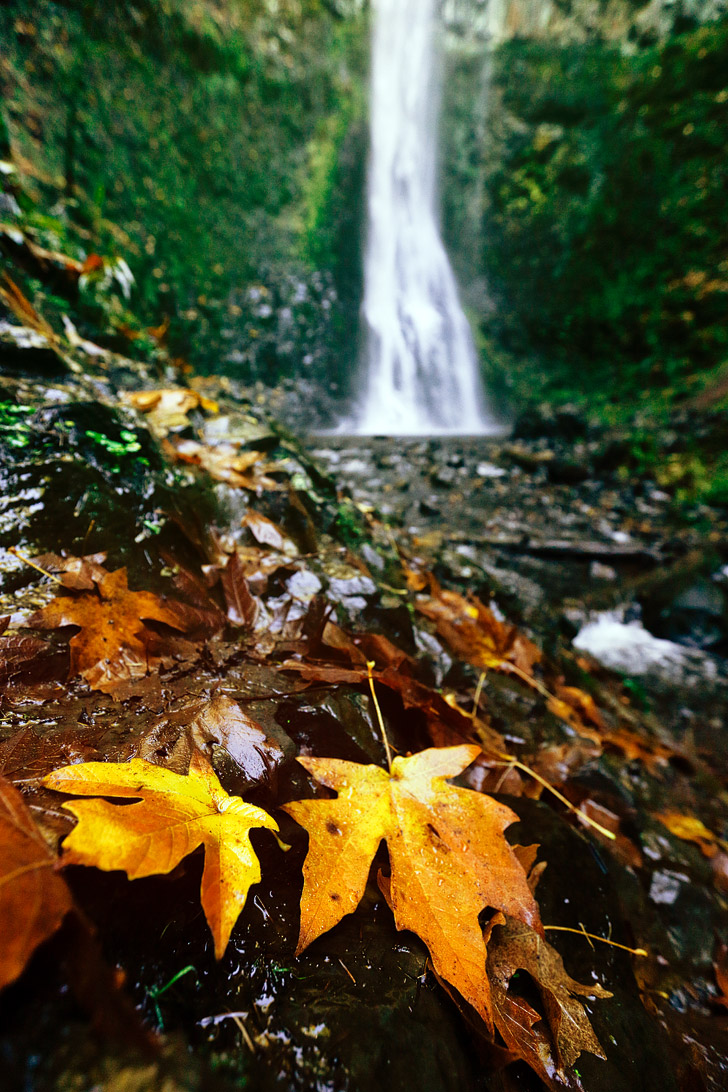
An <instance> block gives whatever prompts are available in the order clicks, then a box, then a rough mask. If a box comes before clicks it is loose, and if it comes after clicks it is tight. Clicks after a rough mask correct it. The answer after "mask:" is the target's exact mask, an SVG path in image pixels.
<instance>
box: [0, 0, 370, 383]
mask: <svg viewBox="0 0 728 1092" xmlns="http://www.w3.org/2000/svg"><path fill="white" fill-rule="evenodd" d="M0 44H1V45H2V48H1V49H0V54H1V55H2V60H0V79H1V80H2V106H3V109H4V113H5V118H6V121H7V129H8V132H9V138H10V142H11V145H12V151H13V155H14V161H15V164H16V166H17V167H18V169H19V171H20V175H21V179H22V181H23V183H24V188H25V190H26V191H28V188H29V187H30V193H31V194H35V196H36V199H37V205H38V207H39V208H46V207H47V206H48V204H49V203H51V201H52V203H53V204H54V216H55V217H56V219H57V221H58V223H57V224H50V225H46V226H49V227H50V228H51V229H53V230H55V231H56V232H58V231H61V232H63V231H66V230H68V232H69V233H70V234H71V235H74V234H75V236H76V238H77V239H78V240H79V241H80V243H81V244H82V243H83V240H84V237H85V238H86V239H88V238H89V234H88V233H89V232H91V233H92V234H93V237H94V239H95V240H97V241H98V240H101V242H102V243H103V245H104V246H105V249H106V251H107V252H110V253H114V252H117V253H119V254H120V255H122V256H123V257H124V258H125V259H126V261H127V262H128V263H129V265H130V266H131V268H132V270H133V273H134V276H135V279H136V286H135V289H134V303H135V307H136V308H137V310H138V311H140V312H141V313H142V314H143V315H144V316H146V318H147V319H148V321H149V323H150V325H154V326H157V325H159V324H160V323H161V322H162V321H163V320H164V318H165V316H166V317H168V318H169V319H170V320H171V323H172V324H171V329H170V338H171V339H172V342H173V345H174V347H175V348H176V350H177V351H178V352H179V353H182V354H184V355H187V356H189V357H190V358H191V359H192V361H193V363H194V364H195V365H196V366H197V367H198V368H203V369H205V368H206V369H210V370H215V371H218V372H219V371H225V370H229V371H235V372H236V373H238V374H242V375H244V377H245V378H247V379H255V378H261V379H263V380H264V381H266V382H269V381H270V382H273V381H275V380H276V379H278V378H279V377H280V376H281V375H285V374H288V375H290V374H293V373H294V372H295V373H298V374H300V373H301V372H302V371H303V372H304V373H306V371H307V370H308V372H309V373H311V374H312V375H313V376H314V377H317V378H323V379H326V380H329V381H330V380H336V378H337V375H336V370H337V368H340V369H342V368H344V367H345V365H346V361H345V360H343V358H342V359H341V360H338V359H337V356H336V353H333V352H332V346H340V345H348V344H351V343H352V341H353V338H352V336H351V327H352V319H351V318H350V317H349V316H351V315H352V314H353V316H354V318H353V324H354V325H355V324H356V314H357V302H356V300H357V299H358V291H359V285H358V280H357V278H358V275H359V274H358V270H359V267H360V262H359V255H358V249H359V241H358V240H359V225H360V207H361V191H362V181H363V172H364V161H365V154H366V152H365V149H366V139H365V135H366V120H365V112H366V102H365V91H364V88H365V83H366V69H367V53H368V30H367V17H366V12H365V11H364V10H363V5H362V4H361V3H360V2H358V0H220V2H217V3H192V2H190V0H164V2H161V3H157V2H153V0H125V2H123V3H119V4H113V5H98V4H93V3H90V2H89V0H39V2H37V3H33V4H30V3H28V2H27V0H12V2H10V3H9V4H7V5H3V7H2V9H1V10H0ZM49 199H50V200H49ZM24 211H25V212H26V213H28V212H30V211H31V210H29V209H28V208H27V207H26V208H25V210H24ZM59 225H60V226H59ZM112 225H120V229H119V228H116V227H114V226H112ZM39 226H41V227H42V225H39ZM352 301H354V302H352ZM332 360H334V364H331V361H332Z"/></svg>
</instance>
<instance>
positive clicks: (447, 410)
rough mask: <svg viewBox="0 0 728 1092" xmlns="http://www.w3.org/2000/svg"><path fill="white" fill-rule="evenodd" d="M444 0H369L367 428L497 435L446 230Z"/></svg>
mask: <svg viewBox="0 0 728 1092" xmlns="http://www.w3.org/2000/svg"><path fill="white" fill-rule="evenodd" d="M438 6H439V5H438V0H374V4H373V8H374V40H373V52H372V84H371V153H370V163H369V183H368V239H367V252H366V267H365V294H364V305H363V317H364V328H365V339H366V350H365V351H366V369H365V386H364V391H363V396H362V399H361V402H360V406H359V410H358V413H356V415H355V422H354V429H355V431H356V432H358V433H362V434H365V435H370V434H381V435H394V436H398V435H400V436H401V435H421V434H433V433H434V434H438V433H439V434H443V433H452V434H471V433H497V432H500V431H502V427H501V426H500V425H499V423H498V422H497V421H496V420H495V418H494V416H493V414H492V413H491V412H490V411H489V409H488V406H487V403H486V399H485V395H484V392H483V390H482V386H481V383H480V377H479V371H478V361H477V357H476V353H475V347H474V345H473V338H472V334H471V331H470V327H469V325H468V321H467V319H466V318H465V315H464V314H463V310H462V307H461V305H460V301H459V298H458V290H457V285H456V283H455V277H454V275H453V272H452V269H451V267H450V262H449V260H448V257H447V254H446V253H445V248H444V246H443V244H442V240H441V238H440V232H439V227H438V217H437V206H436V196H437V185H436V173H437V172H436V165H437V127H438V126H437V122H438V113H439V104H440V87H439V80H438V79H437V73H436V54H435V35H436V29H437V28H436V13H437V9H438Z"/></svg>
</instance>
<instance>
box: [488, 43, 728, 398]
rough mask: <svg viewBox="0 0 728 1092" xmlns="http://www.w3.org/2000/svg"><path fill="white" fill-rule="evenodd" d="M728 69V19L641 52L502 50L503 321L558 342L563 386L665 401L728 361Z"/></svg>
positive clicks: (495, 189)
mask: <svg viewBox="0 0 728 1092" xmlns="http://www.w3.org/2000/svg"><path fill="white" fill-rule="evenodd" d="M727 69H728V24H726V23H723V24H717V25H713V26H709V27H704V28H702V29H700V30H698V31H695V32H693V33H691V34H687V35H684V36H682V37H676V38H674V39H672V40H669V41H668V42H667V43H665V44H663V45H661V46H656V47H653V48H651V49H649V50H646V51H645V52H644V53H642V54H640V55H636V56H625V55H622V54H620V53H619V52H617V51H616V50H615V49H613V48H609V47H607V46H604V45H598V44H595V45H588V46H564V47H562V48H558V47H556V46H554V45H553V43H549V44H548V46H546V45H542V44H537V43H529V44H524V43H519V42H512V43H509V44H507V45H506V46H504V47H503V48H502V50H501V53H500V56H499V58H498V69H497V75H496V80H497V89H498V94H499V96H500V102H499V103H498V104H497V105H494V106H493V118H492V126H493V129H494V134H495V137H496V140H497V141H498V150H499V151H502V153H503V157H502V161H501V162H500V163H499V164H498V165H497V166H494V167H493V168H492V170H491V172H490V176H489V180H488V197H489V203H488V206H487V208H486V213H485V215H486V227H485V232H486V240H485V246H484V250H483V259H484V262H485V266H486V269H487V270H488V273H489V276H490V277H491V280H492V283H493V285H494V286H495V287H496V289H497V292H498V298H499V306H498V308H497V310H496V313H495V316H494V317H493V318H492V319H491V320H490V321H489V330H490V333H491V334H495V335H496V336H497V337H498V338H500V339H501V340H503V341H505V343H506V344H508V345H510V347H511V348H512V349H519V350H523V349H524V348H527V347H528V346H529V345H530V346H531V347H535V348H536V350H538V352H539V353H540V354H542V356H543V355H544V354H545V355H546V357H547V359H548V360H549V365H548V375H547V380H546V383H547V389H550V390H551V391H562V392H563V393H564V395H565V396H567V397H568V395H569V394H572V395H573V393H574V392H584V393H587V392H588V393H589V395H590V396H591V397H593V396H595V395H596V398H597V400H599V399H601V400H604V401H618V402H625V403H627V404H633V403H631V400H633V399H634V398H635V397H637V398H638V399H639V400H641V402H642V404H643V405H646V406H647V407H648V408H650V409H651V410H656V411H658V412H661V411H664V409H665V408H667V407H669V406H670V405H672V404H674V403H675V401H677V400H680V399H681V398H682V399H684V398H685V397H687V396H688V395H691V394H695V393H696V392H697V391H699V390H700V389H701V388H702V387H703V386H704V385H706V384H708V383H710V382H711V380H712V379H713V377H714V376H715V375H716V374H717V372H718V369H719V368H720V366H721V365H722V364H723V363H724V362H725V358H726V353H728V340H727V337H726V331H725V324H724V322H723V321H722V315H723V312H724V309H725V299H726V294H727V293H728V265H726V256H725V252H724V246H723V239H724V233H723V205H724V196H723V195H724V193H725V186H726V181H727V179H726V164H725V157H724V148H725V143H726V138H727V136H728V87H727V86H726V75H725V74H726V70H727ZM538 366H539V365H538V364H535V365H534V363H533V362H532V363H531V365H530V369H529V368H528V367H527V368H525V369H524V371H525V372H526V374H528V373H529V371H530V372H531V373H532V371H533V370H534V367H538ZM542 366H543V365H541V367H542ZM526 386H527V384H526V383H524V384H523V387H524V389H525V387H526ZM519 393H521V391H520V388H519Z"/></svg>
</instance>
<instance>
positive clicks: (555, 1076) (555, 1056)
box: [486, 914, 612, 1088]
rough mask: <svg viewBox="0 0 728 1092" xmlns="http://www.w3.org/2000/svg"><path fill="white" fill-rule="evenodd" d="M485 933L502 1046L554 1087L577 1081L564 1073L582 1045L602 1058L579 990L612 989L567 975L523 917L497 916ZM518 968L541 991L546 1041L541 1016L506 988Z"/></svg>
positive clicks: (603, 994)
mask: <svg viewBox="0 0 728 1092" xmlns="http://www.w3.org/2000/svg"><path fill="white" fill-rule="evenodd" d="M486 932H487V933H491V937H490V941H489V943H488V978H489V980H490V985H491V990H492V996H493V1009H494V1015H495V1024H496V1027H497V1028H498V1030H499V1032H500V1033H501V1035H502V1036H503V1039H504V1041H505V1043H506V1046H507V1047H508V1048H509V1050H511V1051H513V1053H514V1054H517V1055H518V1056H519V1057H521V1058H523V1059H524V1061H526V1062H527V1063H528V1064H529V1065H530V1066H531V1067H532V1068H533V1069H534V1070H535V1071H536V1072H537V1073H538V1074H539V1075H540V1076H541V1077H542V1078H543V1079H544V1080H545V1081H546V1083H547V1084H548V1085H549V1086H550V1087H552V1088H563V1087H567V1088H569V1087H578V1084H575V1082H574V1078H573V1076H572V1075H570V1074H567V1073H566V1070H568V1069H570V1068H571V1067H572V1066H573V1064H574V1062H575V1061H576V1059H577V1058H578V1057H579V1055H580V1054H581V1053H582V1051H588V1052H589V1053H590V1054H595V1055H596V1056H597V1057H598V1058H604V1057H605V1054H604V1051H603V1050H602V1047H601V1045H600V1043H599V1040H598V1039H597V1037H596V1035H595V1034H594V1029H593V1028H592V1026H591V1024H590V1022H589V1018H588V1016H587V1014H586V1012H585V1011H584V1006H583V1005H582V1004H581V1002H580V1001H578V1000H577V995H578V996H581V997H588V998H607V997H611V996H612V995H611V994H610V993H609V992H608V991H607V990H605V989H603V987H602V986H600V985H598V984H596V983H593V984H591V985H589V986H585V985H582V984H581V983H579V982H576V981H574V979H573V978H571V977H570V976H569V975H568V974H567V972H566V970H565V968H564V964H563V960H562V958H561V956H560V955H559V953H558V952H557V951H556V949H555V948H552V947H551V945H550V944H548V943H547V941H546V940H544V938H543V937H542V936H541V935H539V933H537V932H535V931H534V930H533V929H529V928H528V927H527V926H524V925H523V924H522V923H521V922H517V921H512V920H508V921H507V922H506V919H505V918H504V917H503V915H502V914H498V915H496V916H495V918H494V919H493V921H492V922H491V923H490V926H489V928H488V930H486ZM516 971H526V972H527V973H528V974H529V975H530V976H531V978H532V979H533V981H534V982H535V983H536V986H537V987H538V990H539V992H540V994H541V998H542V1002H543V1007H544V1013H545V1016H546V1020H547V1023H548V1027H549V1029H550V1032H551V1039H552V1041H551V1042H549V1041H548V1039H547V1037H546V1036H545V1035H544V1034H543V1033H539V1031H538V1029H537V1028H536V1026H535V1025H536V1024H537V1023H538V1022H539V1021H540V1020H541V1019H542V1017H541V1015H540V1014H539V1013H538V1012H536V1011H535V1010H534V1009H533V1008H532V1006H531V1005H530V1004H528V1002H526V1001H525V1000H524V999H523V998H521V997H518V996H517V994H516V993H513V992H510V993H509V987H510V985H511V983H512V980H513V977H514V975H515V973H516Z"/></svg>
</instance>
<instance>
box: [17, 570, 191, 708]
mask: <svg viewBox="0 0 728 1092" xmlns="http://www.w3.org/2000/svg"><path fill="white" fill-rule="evenodd" d="M94 585H95V591H93V592H81V593H80V594H78V595H57V596H56V597H55V599H52V600H51V602H50V603H49V604H48V605H47V606H46V607H44V608H43V609H42V610H40V611H38V612H37V613H36V614H33V615H31V617H30V618H29V619H28V621H27V625H28V626H30V627H32V628H35V629H57V628H59V627H61V626H78V627H79V629H80V633H77V634H75V635H74V636H73V637H72V638H71V641H70V648H71V674H72V675H83V677H84V678H85V679H86V681H87V682H88V684H89V686H90V687H91V688H92V689H93V690H102V691H103V692H104V693H107V694H113V692H114V691H115V690H116V689H117V688H118V687H119V686H120V685H121V684H123V683H126V682H128V681H129V680H131V679H138V678H141V677H142V676H144V675H147V674H148V673H149V669H150V668H151V667H154V666H155V665H156V664H157V663H159V662H160V657H159V656H157V655H154V654H153V653H152V651H151V649H150V644H151V643H152V639H154V642H155V643H156V642H157V641H158V637H157V635H156V634H152V632H151V631H150V630H148V629H147V628H146V627H145V626H144V624H143V621H142V619H147V620H152V621H156V622H164V623H165V624H166V625H168V626H171V627H172V629H176V630H183V629H184V628H185V627H184V623H183V621H181V618H182V617H183V614H184V608H183V607H182V604H173V603H170V602H167V603H165V602H164V601H163V600H161V599H160V598H159V597H158V596H156V595H154V594H153V593H152V592H148V591H140V592H134V591H129V587H128V584H127V578H126V569H117V570H116V571H115V572H113V573H108V572H105V571H104V574H103V576H101V575H96V576H95V578H94Z"/></svg>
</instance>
